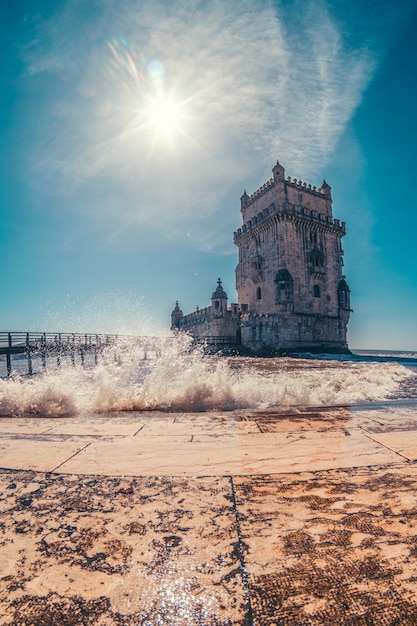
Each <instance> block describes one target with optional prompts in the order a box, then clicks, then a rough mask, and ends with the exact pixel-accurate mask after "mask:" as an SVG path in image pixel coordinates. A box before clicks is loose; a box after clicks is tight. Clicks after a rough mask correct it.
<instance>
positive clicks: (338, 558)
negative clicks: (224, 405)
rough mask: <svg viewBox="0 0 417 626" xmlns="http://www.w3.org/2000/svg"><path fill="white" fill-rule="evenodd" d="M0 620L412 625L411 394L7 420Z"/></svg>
mask: <svg viewBox="0 0 417 626" xmlns="http://www.w3.org/2000/svg"><path fill="white" fill-rule="evenodd" d="M0 454H1V463H0V467H1V468H3V469H2V470H0V529H1V534H0V545H1V559H0V625H3V624H4V625H6V624H7V625H9V626H11V625H13V626H15V625H19V626H29V625H30V626H41V625H42V626H44V625H48V624H59V625H60V626H70V625H71V626H76V625H78V624H96V625H99V626H107V625H109V626H113V625H117V626H121V625H132V626H133V625H135V626H137V625H143V626H154V625H163V624H169V625H175V626H179V625H181V626H182V625H184V626H185V625H200V626H210V625H216V626H220V625H222V626H226V625H228V626H230V625H232V624H239V625H242V626H243V625H245V626H249V625H255V624H256V625H257V626H263V625H265V626H269V625H273V624H275V625H278V624H279V625H285V626H286V625H294V626H301V625H305V626H306V625H307V624H308V625H309V626H315V625H321V624H328V625H339V624H340V625H346V626H347V625H353V624H355V625H368V624H375V625H376V624H378V626H380V625H381V626H385V625H387V626H388V625H390V626H394V624H401V625H404V624H410V625H411V624H416V623H417V601H416V600H415V596H416V582H417V526H416V519H417V466H416V465H415V461H416V460H417V414H416V406H415V405H414V406H413V405H412V404H406V403H404V404H403V405H401V404H398V405H387V406H386V407H383V406H379V407H378V406H376V405H369V406H363V407H356V408H350V409H348V408H341V407H339V408H336V407H328V408H319V409H318V408H310V409H291V410H287V411H282V410H281V411H278V410H276V411H271V410H269V411H265V412H262V411H251V410H242V411H234V412H231V413H220V412H211V413H195V414H189V413H187V414H184V413H178V414H172V413H157V412H154V413H151V412H149V413H123V414H109V415H105V416H103V415H90V416H79V417H76V418H63V419H56V418H42V417H26V418H0Z"/></svg>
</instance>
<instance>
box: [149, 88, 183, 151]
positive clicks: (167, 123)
mask: <svg viewBox="0 0 417 626" xmlns="http://www.w3.org/2000/svg"><path fill="white" fill-rule="evenodd" d="M143 113H144V118H145V125H146V126H147V127H149V128H150V129H151V130H152V131H153V133H154V136H155V138H156V139H161V140H172V139H173V138H174V137H175V136H176V135H177V134H178V133H179V132H180V131H181V130H182V128H181V123H182V121H183V112H182V106H181V103H180V102H178V101H177V100H175V98H174V97H173V96H172V95H165V94H163V93H160V94H158V95H154V96H152V97H150V98H149V100H148V102H147V103H146V106H145V108H144V111H143Z"/></svg>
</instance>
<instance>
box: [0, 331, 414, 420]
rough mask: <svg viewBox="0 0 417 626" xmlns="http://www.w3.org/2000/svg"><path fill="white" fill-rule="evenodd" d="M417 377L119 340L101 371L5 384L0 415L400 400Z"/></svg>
mask: <svg viewBox="0 0 417 626" xmlns="http://www.w3.org/2000/svg"><path fill="white" fill-rule="evenodd" d="M415 378H416V377H415V374H414V373H413V372H412V371H410V370H409V369H407V368H406V367H403V366H402V365H399V364H397V363H362V362H361V363H355V362H350V361H345V362H341V361H331V360H328V361H323V360H306V359H301V358H300V359H294V358H283V357H281V358H276V359H251V358H246V357H228V358H226V357H213V356H205V355H204V354H203V352H202V350H201V349H199V348H192V347H191V339H190V338H189V337H188V336H187V335H181V336H178V337H176V338H175V339H172V340H171V339H170V340H165V341H163V342H161V345H160V347H159V349H158V352H157V353H155V354H153V355H150V358H144V353H143V348H140V347H138V346H134V345H131V344H127V343H123V342H120V343H119V344H118V345H115V346H112V347H111V348H108V349H106V350H105V351H104V353H103V355H102V359H101V362H100V363H99V365H97V366H96V367H92V368H86V369H84V368H82V367H72V366H71V364H70V363H63V364H62V365H61V367H60V368H56V369H55V370H50V371H48V372H47V373H44V374H39V375H37V376H34V377H31V378H28V377H24V376H19V375H15V376H13V377H12V378H10V379H7V380H6V379H3V380H0V415H2V416H6V415H8V416H21V415H26V414H29V415H33V414H36V415H40V416H56V417H65V416H70V415H77V414H83V413H84V414H85V413H104V412H109V411H144V410H167V411H182V412H196V411H208V410H215V409H217V410H234V409H240V408H242V409H243V408H252V409H267V408H270V407H280V406H281V407H288V406H294V405H303V406H324V405H334V404H346V405H348V404H355V403H361V402H372V401H381V400H386V399H389V398H394V397H399V396H398V394H399V393H400V389H401V388H402V387H404V386H406V385H407V383H408V381H410V380H411V379H413V380H414V379H415Z"/></svg>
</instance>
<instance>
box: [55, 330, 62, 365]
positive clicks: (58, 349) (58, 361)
mask: <svg viewBox="0 0 417 626" xmlns="http://www.w3.org/2000/svg"><path fill="white" fill-rule="evenodd" d="M55 350H56V364H57V366H58V367H61V333H59V334H58V337H55Z"/></svg>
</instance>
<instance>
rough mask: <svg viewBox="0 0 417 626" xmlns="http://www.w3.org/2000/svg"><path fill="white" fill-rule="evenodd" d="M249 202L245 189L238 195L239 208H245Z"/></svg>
mask: <svg viewBox="0 0 417 626" xmlns="http://www.w3.org/2000/svg"><path fill="white" fill-rule="evenodd" d="M248 203H249V196H248V194H247V193H246V189H245V190H244V191H243V194H242V195H241V196H240V210H241V211H242V210H243V209H246V207H247V206H248Z"/></svg>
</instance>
